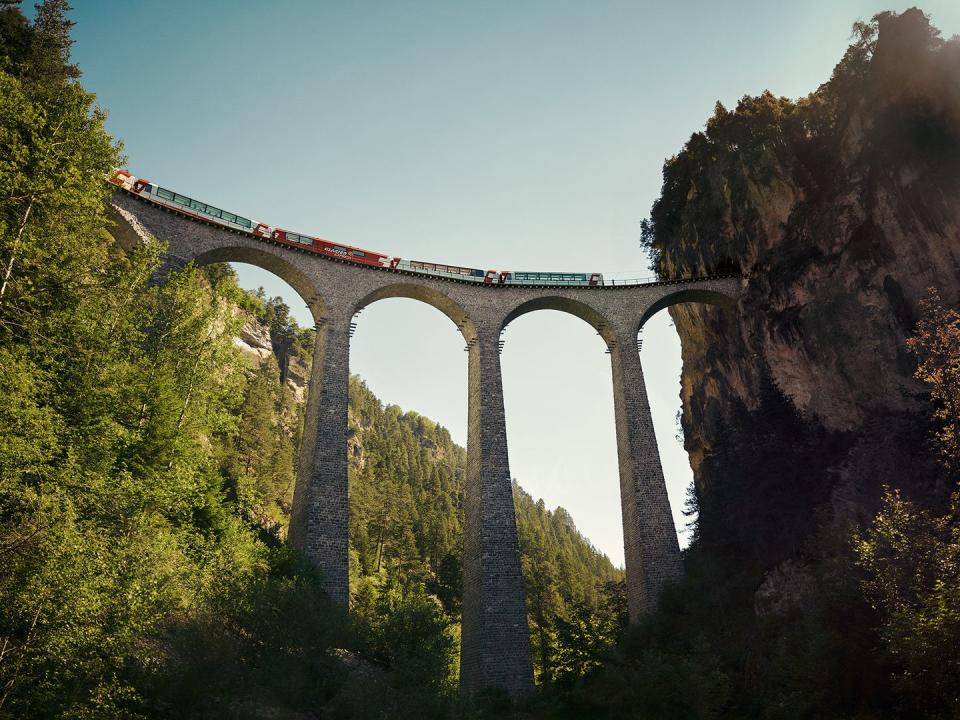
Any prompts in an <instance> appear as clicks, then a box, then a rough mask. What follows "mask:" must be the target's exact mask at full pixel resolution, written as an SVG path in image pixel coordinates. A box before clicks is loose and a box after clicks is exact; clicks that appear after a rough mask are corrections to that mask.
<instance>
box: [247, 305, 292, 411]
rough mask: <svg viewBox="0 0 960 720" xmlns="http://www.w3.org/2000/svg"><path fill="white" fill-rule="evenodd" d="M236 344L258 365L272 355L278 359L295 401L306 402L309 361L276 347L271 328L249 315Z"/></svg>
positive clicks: (283, 377)
mask: <svg viewBox="0 0 960 720" xmlns="http://www.w3.org/2000/svg"><path fill="white" fill-rule="evenodd" d="M238 312H241V311H239V310H238ZM234 344H235V345H236V346H237V347H238V348H240V349H241V350H242V351H243V352H244V353H245V354H246V355H248V356H249V357H250V359H251V361H252V362H254V363H255V364H258V365H259V364H260V363H261V362H263V361H264V360H266V359H267V358H268V357H270V356H271V355H273V356H274V357H276V360H277V365H278V366H279V367H280V368H281V375H282V379H283V381H284V383H285V384H286V386H287V387H288V388H289V389H290V391H291V392H292V393H293V397H294V399H295V400H296V401H297V403H301V404H302V403H303V402H304V401H305V400H306V397H307V383H308V382H309V380H310V363H309V361H308V359H307V358H305V357H301V356H300V355H296V354H293V353H291V352H290V350H289V348H278V347H276V346H275V345H274V343H273V340H272V338H271V336H270V328H269V327H267V326H266V325H265V324H264V323H262V322H260V321H259V320H258V319H257V318H256V317H254V316H253V315H247V316H246V322H244V324H243V328H242V329H241V330H240V334H239V335H238V336H237V337H236V338H234Z"/></svg>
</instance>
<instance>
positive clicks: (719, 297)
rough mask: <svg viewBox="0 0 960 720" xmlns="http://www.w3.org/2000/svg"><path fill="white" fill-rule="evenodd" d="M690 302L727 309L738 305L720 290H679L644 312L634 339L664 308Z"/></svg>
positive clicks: (634, 330)
mask: <svg viewBox="0 0 960 720" xmlns="http://www.w3.org/2000/svg"><path fill="white" fill-rule="evenodd" d="M688 302H696V303H706V304H708V305H716V306H718V307H726V308H730V307H733V306H735V305H736V304H737V300H736V298H734V297H733V296H731V295H727V294H726V293H723V292H720V291H718V290H705V289H702V288H684V289H682V290H677V291H676V292H672V293H667V294H666V295H664V296H663V297H661V298H660V299H659V300H657V301H656V302H654V303H653V304H652V305H650V307H648V308H647V309H646V311H644V313H643V315H642V316H641V317H640V319H639V320H638V321H637V324H636V327H635V328H634V329H633V337H636V336H637V334H638V333H639V332H640V330H641V329H642V328H643V326H644V324H646V322H647V320H649V319H650V318H652V317H653V316H654V315H656V314H657V313H658V312H660V311H661V310H663V309H664V308H667V307H670V306H671V305H679V304H680V303H688Z"/></svg>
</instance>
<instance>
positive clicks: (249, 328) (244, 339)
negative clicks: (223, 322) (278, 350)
mask: <svg viewBox="0 0 960 720" xmlns="http://www.w3.org/2000/svg"><path fill="white" fill-rule="evenodd" d="M234 343H235V344H236V346H237V347H238V348H240V349H241V350H243V351H244V353H246V354H247V355H249V356H250V357H251V358H252V359H253V360H254V361H255V362H256V363H258V364H259V363H260V362H263V361H264V360H266V359H267V358H268V357H270V356H271V355H273V343H272V342H270V328H268V327H267V326H266V325H263V324H262V323H260V322H259V321H258V320H257V319H256V318H255V317H253V316H247V319H246V322H245V323H244V324H243V329H241V330H240V335H239V336H238V337H236V338H234Z"/></svg>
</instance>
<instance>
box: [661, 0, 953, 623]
mask: <svg viewBox="0 0 960 720" xmlns="http://www.w3.org/2000/svg"><path fill="white" fill-rule="evenodd" d="M859 30H860V32H861V37H860V40H859V41H858V42H857V43H855V44H854V45H853V46H852V47H851V48H850V50H849V51H848V53H847V55H846V56H845V57H844V59H843V61H842V62H841V63H840V64H839V65H838V66H837V68H836V70H835V71H834V75H833V77H832V79H831V80H830V82H828V83H826V84H825V85H824V86H822V87H821V88H820V89H819V90H817V92H815V93H813V94H812V95H811V96H809V97H807V98H804V99H802V100H799V101H796V102H793V101H789V100H786V99H784V98H776V97H774V96H772V95H770V94H765V95H763V96H760V97H756V98H744V99H743V100H742V101H741V103H740V105H739V106H738V108H737V110H736V111H734V112H728V111H727V110H725V109H724V108H723V107H722V106H720V105H718V108H717V113H716V115H715V116H714V117H713V118H712V119H711V120H710V121H709V122H708V124H707V129H706V132H704V133H697V134H696V135H694V136H693V137H692V138H691V140H690V142H689V143H688V145H687V146H686V147H685V148H684V150H683V152H682V153H681V154H680V155H678V156H677V157H675V158H673V159H671V160H670V161H668V163H667V165H666V166H665V170H664V190H663V195H662V197H661V198H660V199H659V200H658V201H657V203H656V205H655V206H654V209H653V213H652V216H651V222H650V224H649V225H648V227H647V228H646V229H645V232H646V237H645V239H646V242H647V243H648V245H649V246H650V248H651V249H652V251H653V253H654V255H655V258H656V264H657V268H658V270H659V272H660V273H661V274H662V275H665V276H674V275H679V274H688V273H698V272H710V271H716V270H726V271H731V270H733V271H738V272H741V273H743V274H744V275H748V276H749V282H748V285H747V288H746V291H745V293H744V295H743V297H742V298H741V300H740V302H739V306H738V308H737V311H736V312H735V313H731V312H725V311H721V310H719V309H715V308H711V307H707V306H702V305H692V304H691V305H684V306H677V307H674V308H672V309H671V313H672V315H673V317H674V320H675V322H676V326H677V330H678V332H679V334H680V337H681V339H682V343H683V362H684V369H683V375H682V400H683V426H684V431H685V436H686V446H687V449H688V451H689V452H690V458H691V463H692V465H693V469H694V476H695V482H696V487H697V493H698V496H699V501H700V511H701V531H702V533H703V534H704V536H705V537H713V538H720V537H723V538H724V541H727V540H729V538H731V537H735V538H736V542H740V543H741V544H742V545H741V546H738V548H739V549H740V550H742V549H743V547H742V546H743V545H746V544H748V543H750V542H752V543H754V545H757V546H760V545H762V544H763V543H764V542H768V543H772V544H774V545H776V550H775V551H770V552H765V550H756V551H755V554H756V556H757V558H758V559H761V560H762V563H765V564H766V565H767V566H768V567H773V566H774V565H776V564H777V563H778V562H780V561H782V560H783V558H784V557H785V556H787V555H789V554H790V553H793V552H797V551H798V550H799V548H800V547H801V546H802V545H803V543H804V542H805V539H804V538H806V537H808V536H809V535H810V533H811V532H812V528H813V524H814V521H813V518H814V515H815V514H816V513H818V518H820V519H822V516H823V509H824V507H826V508H829V512H828V514H829V515H831V516H832V517H833V518H834V519H841V518H842V519H849V518H851V517H853V518H860V519H865V518H868V517H870V516H871V515H872V512H873V509H874V502H875V498H876V497H877V495H878V493H879V488H880V486H881V485H882V484H889V485H893V486H898V487H906V488H907V489H908V490H909V491H911V492H914V493H916V494H921V495H922V494H924V493H929V492H933V491H934V488H935V486H936V477H937V476H938V475H940V474H941V470H940V469H939V468H938V467H937V466H936V463H935V462H934V461H933V460H932V458H931V453H930V452H929V451H928V450H927V447H926V445H925V438H926V437H927V436H928V430H929V427H928V418H929V416H930V407H929V404H928V399H927V395H926V392H925V390H924V387H923V386H922V385H921V384H919V383H918V382H917V381H916V380H915V379H914V378H913V370H914V367H915V360H914V359H913V358H912V357H911V356H910V355H909V354H908V353H907V351H906V348H905V339H906V338H907V337H908V336H909V335H910V334H911V333H912V331H913V327H914V325H915V323H916V320H917V313H918V306H919V303H920V300H921V299H922V298H924V297H926V296H927V294H928V289H929V288H936V289H938V290H939V292H940V293H941V295H942V297H943V298H944V299H945V300H946V301H947V302H949V303H956V302H957V301H958V300H960V41H956V40H954V41H951V42H944V41H941V40H940V39H939V38H938V36H937V34H936V32H935V31H934V30H932V29H931V28H930V26H929V24H928V22H927V19H926V18H925V17H924V16H923V14H922V13H920V12H919V11H917V10H909V11H907V12H905V13H903V14H902V15H899V16H897V15H895V14H892V13H887V14H883V15H881V16H878V17H877V18H875V21H874V23H873V24H872V25H871V26H869V27H866V26H864V27H861V28H859ZM784 498H787V499H786V500H784ZM735 503H736V507H735ZM778 503H779V505H778ZM744 504H746V506H747V507H743V506H744ZM771 505H772V506H773V507H775V508H776V513H778V521H777V522H771V523H768V524H763V523H762V522H761V520H762V516H763V515H765V514H767V513H769V512H770V508H771ZM817 508H819V510H817ZM758 516H759V517H760V519H759V520H758ZM800 516H802V517H800ZM798 518H800V519H798ZM757 522H759V523H760V525H758V526H757V527H755V528H753V529H752V530H744V529H742V528H738V527H733V523H740V524H741V525H743V526H749V525H750V524H751V523H757ZM784 523H785V524H787V525H791V524H795V527H793V528H792V529H784V528H782V527H780V526H781V525H783V524H784ZM761 527H762V528H763V532H768V533H770V535H771V536H772V537H768V538H764V537H762V532H761V530H760V528H761ZM748 532H753V533H754V536H753V537H752V538H751V539H747V538H746V537H745V533H748ZM789 574H790V573H787V572H786V571H783V572H780V573H779V574H778V575H768V576H767V583H766V584H767V585H770V586H771V588H773V586H774V585H776V586H778V587H779V586H780V585H783V582H780V581H784V582H786V580H785V578H786V579H788V578H787V575H789ZM771 588H768V590H769V591H770V592H769V593H767V595H777V596H779V595H780V594H782V592H787V591H781V590H779V589H778V590H773V589H771ZM788 594H789V593H788ZM768 599H769V598H768ZM758 602H760V605H762V606H764V607H767V606H769V605H770V604H771V603H772V604H773V605H777V604H778V602H779V601H773V600H771V601H769V602H767V601H766V600H764V601H760V600H758ZM758 607H759V606H758Z"/></svg>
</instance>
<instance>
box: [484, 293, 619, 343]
mask: <svg viewBox="0 0 960 720" xmlns="http://www.w3.org/2000/svg"><path fill="white" fill-rule="evenodd" d="M536 310H558V311H559V312H564V313H567V314H569V315H575V316H576V317H578V318H580V319H581V320H583V321H585V322H586V323H587V324H588V325H590V326H591V327H592V328H593V329H594V330H596V331H597V333H598V334H599V335H600V337H602V338H603V339H604V342H606V343H607V345H608V346H609V345H611V344H612V343H613V342H615V330H614V327H613V326H612V325H611V323H610V322H609V321H608V320H607V318H606V317H604V316H603V314H602V313H600V312H599V311H598V310H596V309H595V308H593V307H591V306H590V305H587V304H586V303H584V302H581V301H580V300H573V299H571V298H566V297H563V296H559V295H547V296H545V297H538V298H534V299H532V300H527V301H526V302H523V303H520V304H519V305H517V306H516V307H515V308H513V310H511V311H510V312H509V313H507V315H506V317H505V318H504V319H503V322H502V323H501V324H500V330H501V331H503V330H504V329H506V327H507V326H508V325H509V324H510V323H512V322H513V321H514V320H516V319H517V318H518V317H520V316H521V315H526V314H527V313H531V312H535V311H536Z"/></svg>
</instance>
